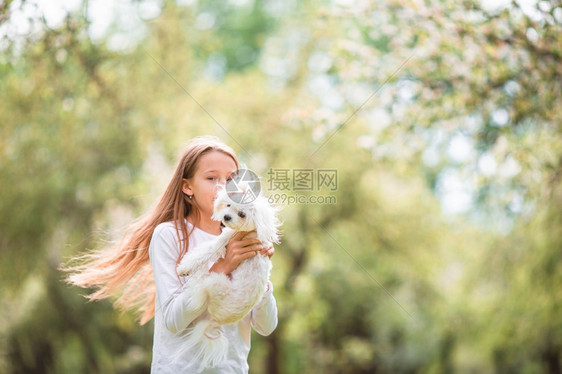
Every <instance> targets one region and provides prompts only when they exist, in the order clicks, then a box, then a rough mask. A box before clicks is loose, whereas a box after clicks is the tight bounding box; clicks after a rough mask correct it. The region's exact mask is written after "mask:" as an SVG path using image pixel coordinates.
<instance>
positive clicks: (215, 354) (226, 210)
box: [176, 182, 280, 370]
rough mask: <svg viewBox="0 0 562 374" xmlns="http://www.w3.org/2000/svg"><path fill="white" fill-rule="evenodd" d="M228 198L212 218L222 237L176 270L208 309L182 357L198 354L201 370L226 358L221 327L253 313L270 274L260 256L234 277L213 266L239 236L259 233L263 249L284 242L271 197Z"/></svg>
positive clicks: (220, 196)
mask: <svg viewBox="0 0 562 374" xmlns="http://www.w3.org/2000/svg"><path fill="white" fill-rule="evenodd" d="M238 187H239V188H241V189H242V193H244V194H246V193H251V191H250V189H249V188H248V186H247V184H244V182H241V183H239V184H238ZM228 194H229V193H228V192H227V191H226V189H224V188H223V189H220V190H219V191H218V193H217V197H216V199H215V202H214V212H213V217H212V218H213V219H214V220H216V221H221V222H222V223H223V225H224V226H225V227H224V228H223V231H222V233H221V234H220V235H219V237H218V238H217V239H216V241H213V242H210V243H208V244H206V245H204V246H202V248H201V247H198V248H197V249H198V250H197V251H188V252H187V253H186V254H185V256H184V257H183V258H182V260H181V262H180V263H179V265H178V267H177V269H176V270H177V273H178V275H180V276H189V278H188V281H187V284H186V287H189V288H190V291H191V292H194V297H193V298H192V300H197V301H194V302H196V303H200V304H201V305H204V304H205V303H206V304H207V312H206V313H203V314H202V315H201V317H199V318H198V319H197V320H196V321H194V326H193V327H192V328H190V329H188V331H187V333H186V334H185V340H184V342H183V343H182V349H181V352H180V353H179V354H180V355H181V354H182V353H183V352H185V351H188V350H189V351H192V352H195V355H196V358H197V359H198V360H199V361H200V369H201V370H203V369H205V368H207V367H211V366H216V365H219V364H220V363H221V362H222V361H223V360H224V359H225V358H226V354H227V351H228V340H227V339H226V337H225V336H224V335H223V331H222V329H221V327H220V326H221V325H226V324H231V323H235V322H237V321H239V320H241V319H242V318H243V317H244V316H246V315H247V314H248V313H249V312H250V311H251V310H252V308H253V307H254V305H256V304H257V303H258V302H259V301H260V299H261V297H262V296H263V294H264V292H265V291H266V288H267V282H268V280H269V275H270V271H271V261H270V259H269V257H267V256H264V255H262V254H261V253H258V254H257V255H256V256H254V257H252V258H250V259H247V260H245V261H243V262H242V263H241V264H240V265H239V266H238V268H236V269H235V270H234V271H233V272H232V273H231V274H230V277H228V276H227V275H225V274H222V273H215V272H209V264H210V263H214V262H216V261H217V260H219V259H220V258H221V257H224V255H225V253H226V244H227V243H228V242H229V241H230V239H231V238H232V237H233V236H234V234H235V233H236V232H238V231H252V230H256V237H257V239H259V240H260V241H261V242H262V243H263V247H264V248H265V247H267V246H270V245H271V243H279V231H278V227H279V226H280V222H279V220H278V218H277V215H276V213H277V209H276V208H274V207H272V206H271V205H270V204H269V203H268V201H267V198H266V197H264V196H262V195H259V196H257V197H256V199H255V200H253V201H251V202H249V203H247V204H241V203H236V202H234V201H232V200H231V199H230V197H229V195H228ZM242 201H243V200H242Z"/></svg>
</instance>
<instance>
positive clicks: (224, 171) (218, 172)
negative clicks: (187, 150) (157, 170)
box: [182, 151, 236, 220]
mask: <svg viewBox="0 0 562 374" xmlns="http://www.w3.org/2000/svg"><path fill="white" fill-rule="evenodd" d="M235 173H236V163H235V162H234V160H233V159H232V158H231V157H230V156H228V155H227V154H225V153H223V152H219V151H211V152H208V153H205V154H204V155H203V156H201V157H199V160H198V161H197V166H196V168H195V173H194V174H193V176H192V177H191V178H189V179H184V180H183V185H182V191H183V192H184V193H185V194H187V195H191V196H193V198H192V201H193V202H195V204H196V206H197V207H198V208H199V211H200V213H201V219H208V220H210V219H211V215H212V214H213V200H214V199H215V196H216V192H217V186H218V185H219V184H221V185H223V186H224V185H226V182H227V181H228V180H230V179H231V178H232V176H233V175H234V174H235Z"/></svg>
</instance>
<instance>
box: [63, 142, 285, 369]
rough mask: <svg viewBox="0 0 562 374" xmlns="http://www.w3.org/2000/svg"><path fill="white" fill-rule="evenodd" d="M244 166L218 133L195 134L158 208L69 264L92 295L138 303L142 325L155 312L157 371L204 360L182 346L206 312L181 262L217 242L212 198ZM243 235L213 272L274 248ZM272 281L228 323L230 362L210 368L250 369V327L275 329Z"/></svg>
mask: <svg viewBox="0 0 562 374" xmlns="http://www.w3.org/2000/svg"><path fill="white" fill-rule="evenodd" d="M237 169H238V159H237V157H236V155H235V153H234V151H233V150H232V149H231V148H230V147H228V146H227V145H225V144H223V143H222V142H220V141H219V140H218V139H217V138H215V137H210V136H202V137H197V138H194V139H193V140H192V141H191V142H190V143H189V145H188V146H187V148H186V150H185V151H184V153H183V155H182V157H181V159H180V160H179V162H178V165H177V167H176V170H175V172H174V175H173V177H172V180H171V181H170V183H169V184H168V187H167V188H166V191H165V192H164V194H163V195H162V197H161V198H160V200H159V202H158V204H157V205H156V207H155V209H154V210H153V212H152V213H150V214H148V215H146V216H143V217H141V218H140V219H139V220H138V221H137V222H136V223H134V224H133V225H132V226H131V228H130V229H129V230H127V232H126V234H125V236H124V237H123V239H122V240H121V242H120V243H119V244H118V245H117V246H116V247H115V248H107V249H103V250H101V251H98V252H94V253H92V254H89V255H86V256H83V257H81V259H85V260H86V261H85V263H83V264H82V265H79V266H77V267H73V268H71V270H72V271H73V274H72V275H70V276H69V282H70V283H72V284H75V285H78V286H80V287H96V288H97V291H95V292H94V293H92V294H91V295H89V296H88V297H89V298H90V299H91V300H99V299H103V298H107V297H110V296H116V297H117V300H116V306H118V307H120V308H122V309H125V310H127V309H133V308H136V309H138V310H139V311H140V313H141V318H140V323H141V324H144V323H146V322H148V321H149V320H150V319H151V318H152V317H154V344H153V356H152V367H151V369H152V371H151V372H152V373H154V374H160V373H162V374H164V373H174V374H176V373H194V372H197V368H198V367H199V366H198V362H197V361H196V358H195V357H194V356H193V354H191V353H190V352H188V354H186V355H184V356H182V357H176V355H175V353H176V352H177V351H178V350H179V349H180V348H181V342H182V339H181V335H182V333H183V332H185V330H186V329H188V328H189V327H190V325H191V323H192V322H193V321H194V320H196V319H197V317H199V316H200V315H202V314H203V313H205V309H206V308H205V306H203V307H201V306H200V305H199V304H197V303H191V292H190V288H189V278H184V277H178V276H177V275H176V266H177V264H178V263H179V262H180V260H181V259H182V257H183V255H184V254H185V253H186V252H187V251H188V250H197V246H198V245H200V244H201V243H203V242H206V241H208V240H213V239H215V238H216V237H217V236H218V235H219V234H220V232H221V227H220V222H217V221H213V220H212V219H211V215H212V214H213V199H214V197H215V193H216V188H217V185H218V184H222V185H224V184H226V182H227V181H228V180H229V179H230V178H231V177H232V175H233V174H234V173H235V172H236V170H237ZM245 234H247V233H238V234H236V235H235V236H234V237H233V238H232V240H231V241H230V242H229V243H228V244H227V246H226V255H225V257H224V258H223V259H221V260H219V261H217V262H216V263H214V264H209V265H208V266H209V271H210V272H211V271H214V272H222V273H225V274H230V273H231V272H232V271H233V270H234V269H236V268H237V267H238V265H240V263H241V262H242V261H244V260H245V259H248V258H250V257H253V256H255V255H256V254H257V253H258V251H261V253H263V254H265V255H267V256H269V257H271V256H272V255H273V253H274V249H273V247H272V246H270V247H269V248H262V246H261V242H260V241H259V240H257V239H252V238H245ZM272 291H273V286H272V284H271V283H269V284H268V287H267V290H266V292H265V294H264V295H263V297H262V299H261V301H260V302H259V303H258V304H257V305H256V306H255V307H254V308H253V309H252V311H251V312H250V313H248V315H247V316H246V317H244V318H243V319H242V320H241V321H239V322H238V323H236V324H232V325H226V326H223V327H222V328H223V330H224V333H225V336H226V337H227V339H228V340H229V343H230V344H229V352H228V356H227V360H225V362H224V364H222V365H221V366H220V367H214V368H211V369H208V370H206V371H204V373H247V372H248V370H249V367H248V362H247V361H248V353H249V350H250V332H251V327H252V328H254V330H256V331H257V332H258V333H259V334H261V335H264V336H266V335H269V334H270V333H271V332H273V330H274V329H275V327H276V326H277V306H276V302H275V298H274V297H273V293H272Z"/></svg>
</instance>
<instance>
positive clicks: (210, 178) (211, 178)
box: [207, 177, 215, 181]
mask: <svg viewBox="0 0 562 374" xmlns="http://www.w3.org/2000/svg"><path fill="white" fill-rule="evenodd" d="M207 179H208V180H210V181H212V180H213V179H215V177H207Z"/></svg>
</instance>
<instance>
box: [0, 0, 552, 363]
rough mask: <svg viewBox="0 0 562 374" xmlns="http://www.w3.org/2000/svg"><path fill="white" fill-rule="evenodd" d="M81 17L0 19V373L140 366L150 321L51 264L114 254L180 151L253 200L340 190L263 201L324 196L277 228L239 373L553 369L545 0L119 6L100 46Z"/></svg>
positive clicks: (6, 5)
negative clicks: (238, 178) (234, 162)
mask: <svg viewBox="0 0 562 374" xmlns="http://www.w3.org/2000/svg"><path fill="white" fill-rule="evenodd" d="M94 3H95V2H87V1H85V2H83V3H82V4H81V5H80V6H79V7H78V8H77V9H75V10H73V11H71V12H70V13H68V14H67V15H66V16H65V17H62V18H60V19H59V21H58V22H53V21H52V20H49V19H48V17H40V16H37V15H42V11H41V9H42V8H41V7H37V6H36V5H35V4H36V3H34V2H30V1H21V2H18V1H3V2H0V37H1V39H0V152H1V157H0V183H1V185H2V194H0V212H1V214H0V227H1V230H2V232H1V234H2V235H0V251H1V252H0V253H1V255H2V261H1V262H0V279H1V281H2V283H1V287H0V292H1V294H0V303H1V307H2V310H3V313H2V314H0V351H1V352H2V354H1V355H0V372H6V373H22V372H24V373H47V372H48V373H78V372H80V373H98V372H103V373H112V372H115V373H145V372H148V371H149V366H150V357H151V346H152V326H151V324H150V323H149V324H148V325H146V326H138V325H137V324H136V322H135V321H134V317H133V315H132V314H128V313H126V314H120V313H119V312H118V311H115V310H113V308H112V307H111V303H110V302H109V301H107V302H99V303H86V302H85V299H83V298H82V297H81V296H80V295H81V294H83V293H85V292H86V291H84V290H78V289H75V288H71V287H68V286H66V285H65V284H64V283H63V282H62V279H63V277H64V274H62V273H61V272H60V271H58V267H59V265H60V264H61V263H63V262H64V261H66V260H67V259H68V258H69V257H71V256H74V255H76V254H77V253H79V252H81V251H83V250H84V249H87V248H95V247H99V246H102V245H103V244H104V242H105V241H107V240H115V239H117V238H118V237H119V234H120V233H121V232H122V229H123V227H124V226H125V225H126V224H127V223H129V222H130V221H131V220H132V219H134V217H136V216H138V215H140V214H141V213H142V212H144V211H145V210H146V209H148V208H149V207H150V206H151V204H152V203H153V202H154V200H155V199H156V198H157V197H158V195H159V194H160V193H161V192H162V191H163V188H164V186H165V185H166V183H167V181H168V178H169V177H170V175H171V169H172V167H173V164H174V160H175V157H176V155H177V154H178V153H179V152H180V151H181V149H182V146H183V144H185V142H186V141H187V140H188V139H190V138H191V137H193V136H196V135H200V134H214V135H217V136H219V137H221V138H222V139H223V140H224V141H225V142H226V143H228V144H230V145H232V146H233V147H234V148H235V149H236V150H237V152H238V154H239V156H240V159H241V160H242V161H243V162H245V163H246V164H247V165H248V167H249V168H251V169H253V170H255V171H256V172H258V173H259V174H261V175H262V176H263V177H264V181H263V182H264V183H263V185H264V187H266V190H267V187H268V180H267V173H268V171H269V170H270V169H277V170H289V171H293V170H294V169H305V168H309V169H313V170H318V169H322V168H326V169H336V170H337V172H338V188H337V190H335V191H331V190H328V189H321V190H316V191H311V192H308V193H307V192H301V191H299V192H297V191H294V190H288V191H276V190H272V189H271V188H269V191H266V192H268V194H269V195H272V196H273V195H274V194H275V193H277V194H283V193H285V194H288V195H291V196H294V195H296V194H301V195H306V194H308V195H321V196H334V197H335V198H336V199H337V202H336V203H335V204H291V205H288V206H286V207H285V209H284V210H283V213H282V215H283V219H284V226H283V231H284V238H283V243H282V244H281V245H280V246H279V247H278V248H277V253H276V255H275V257H274V273H273V276H272V277H273V282H274V285H275V295H276V297H277V300H278V305H279V315H280V323H279V326H278V328H277V330H276V331H275V332H274V334H272V335H271V336H269V337H267V338H263V337H260V336H257V335H254V340H253V348H252V351H251V354H250V367H251V372H256V373H260V372H266V373H303V372H304V373H308V372H324V373H417V372H419V373H422V372H423V373H426V372H429V373H449V372H463V373H464V372H498V373H511V372H524V373H559V372H561V366H562V358H561V356H562V305H561V304H562V289H561V288H560V284H562V254H561V253H560V248H562V242H561V241H562V232H561V230H562V211H561V210H560V206H562V188H561V175H562V139H561V131H560V128H561V126H560V125H561V124H562V121H561V115H562V114H561V113H562V112H561V111H560V109H559V108H560V107H562V98H561V92H562V89H561V88H562V87H561V86H562V78H561V74H562V70H561V66H562V65H561V64H560V60H561V59H560V57H561V54H562V49H561V46H562V41H561V38H562V33H561V31H562V30H561V22H562V7H561V4H560V2H559V1H551V2H547V1H539V2H537V3H536V4H533V5H530V6H529V5H526V4H520V3H518V2H512V3H510V4H504V5H501V6H500V5H495V6H491V5H490V4H487V5H486V7H484V5H485V3H482V5H481V4H480V3H474V2H471V1H464V2H454V1H426V2H423V3H422V2H414V1H401V0H393V1H388V2H384V3H383V2H380V3H377V2H362V1H359V2H355V3H353V4H347V2H335V3H333V4H332V3H322V2H319V3H315V2H304V3H297V2H281V1H257V2H251V1H229V2H219V1H200V2H180V1H178V2H177V4H176V3H175V2H172V1H164V2H162V3H160V2H150V1H140V0H139V1H131V2H119V4H121V5H119V6H126V8H117V6H116V7H115V8H113V9H114V11H113V14H114V16H115V17H116V18H115V20H114V22H113V23H111V24H110V26H109V27H108V28H107V29H106V31H105V32H104V33H102V34H101V36H100V35H97V36H96V35H94V32H93V30H94V29H95V26H96V22H100V19H99V16H98V19H96V17H94V16H93V15H92V14H93V13H92V9H93V8H94V7H95V6H96V5H95V4H94ZM123 4H124V5H123ZM127 7H128V8H127ZM30 9H31V10H30ZM34 9H35V10H37V12H35V11H33V10H34ZM115 9H117V11H115ZM147 9H148V10H150V11H147ZM155 9H156V10H155ZM22 14H23V15H24V16H22ZM107 14H111V12H109V13H107ZM120 17H121V18H120ZM127 17H129V18H127ZM27 18H29V19H28V20H27V21H25V19H27ZM131 20H133V21H134V22H133V21H131ZM26 22H27V25H28V26H29V27H27V28H26V27H23V26H22V25H24V24H26ZM131 22H132V23H131ZM135 22H136V23H135ZM17 25H19V26H18V27H16V26H17ZM127 25H128V26H127ZM139 30H140V31H139ZM139 35H140V36H139ZM467 200H468V203H467ZM455 209H456V210H455Z"/></svg>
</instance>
